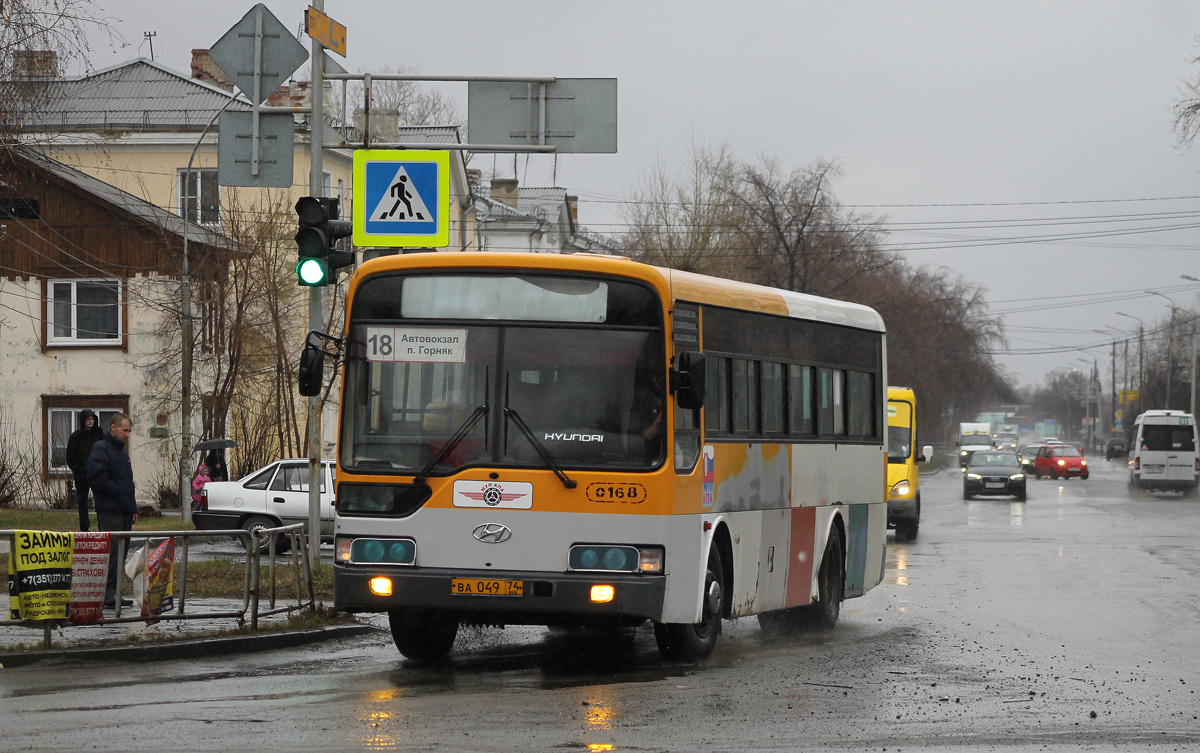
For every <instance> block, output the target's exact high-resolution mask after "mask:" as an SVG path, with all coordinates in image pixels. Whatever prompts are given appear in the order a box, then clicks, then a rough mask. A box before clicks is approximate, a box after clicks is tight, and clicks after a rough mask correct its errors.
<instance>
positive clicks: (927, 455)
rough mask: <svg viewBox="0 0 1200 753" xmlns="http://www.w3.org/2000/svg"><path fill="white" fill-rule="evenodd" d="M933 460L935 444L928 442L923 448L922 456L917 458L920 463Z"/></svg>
mask: <svg viewBox="0 0 1200 753" xmlns="http://www.w3.org/2000/svg"><path fill="white" fill-rule="evenodd" d="M930 460H933V445H931V444H927V445H925V446H924V447H922V448H921V457H919V458H917V462H918V463H928V462H929V461H930Z"/></svg>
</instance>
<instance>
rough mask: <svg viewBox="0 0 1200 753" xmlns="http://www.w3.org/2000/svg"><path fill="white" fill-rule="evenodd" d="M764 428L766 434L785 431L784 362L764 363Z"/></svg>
mask: <svg viewBox="0 0 1200 753" xmlns="http://www.w3.org/2000/svg"><path fill="white" fill-rule="evenodd" d="M762 430H763V433H764V434H781V433H783V364H781V363H772V362H770V361H767V362H764V363H763V365H762Z"/></svg>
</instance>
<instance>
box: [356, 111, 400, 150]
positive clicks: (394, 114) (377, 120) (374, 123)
mask: <svg viewBox="0 0 1200 753" xmlns="http://www.w3.org/2000/svg"><path fill="white" fill-rule="evenodd" d="M366 114H367V111H366V110H365V109H363V108H361V107H360V108H358V109H357V110H355V111H354V127H355V128H356V129H358V132H359V133H362V132H363V130H364V128H365V127H366V125H367V121H366ZM398 141H400V111H399V110H396V109H391V110H387V109H380V108H376V107H372V108H371V143H376V142H379V143H383V144H395V143H397V142H398Z"/></svg>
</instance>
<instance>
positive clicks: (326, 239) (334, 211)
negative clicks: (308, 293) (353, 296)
mask: <svg viewBox="0 0 1200 753" xmlns="http://www.w3.org/2000/svg"><path fill="white" fill-rule="evenodd" d="M338 211H339V202H338V200H337V199H331V198H327V197H325V196H304V197H302V198H301V199H299V200H298V201H297V202H296V216H297V218H298V219H299V220H300V229H299V230H298V231H297V232H296V245H297V246H299V249H300V260H299V262H297V264H296V277H297V280H298V282H299V284H301V285H307V286H316V285H328V284H330V283H331V282H333V280H334V277H335V276H336V273H337V270H339V269H341V268H342V267H345V266H349V265H350V264H353V263H354V253H353V252H350V251H335V250H334V249H333V245H334V243H336V242H337V240H338V239H339V238H345V237H346V236H348V235H350V233H351V232H352V231H353V226H352V225H351V223H350V222H347V221H345V220H339V219H338Z"/></svg>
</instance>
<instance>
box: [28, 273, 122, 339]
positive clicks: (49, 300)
mask: <svg viewBox="0 0 1200 753" xmlns="http://www.w3.org/2000/svg"><path fill="white" fill-rule="evenodd" d="M80 283H88V284H94V283H101V284H113V285H116V286H117V302H116V309H117V332H116V334H115V335H113V336H112V337H80V336H79V285H80ZM60 285H69V286H70V289H71V303H70V306H71V317H70V321H69V322H60V321H59V318H58V316H57V312H56V308H57V299H56V298H55V292H56V288H57V287H58V286H60ZM124 308H125V286H124V285H123V284H122V281H121V279H120V278H119V277H94V278H76V279H67V280H63V279H49V280H46V341H47V343H48V344H50V345H79V346H97V345H103V346H112V345H119V344H120V343H121V338H123V337H124V336H125V316H124ZM62 326H65V327H66V328H67V329H68V330H69V334H67V335H59V334H56V333H55V330H56V329H58V328H59V327H62Z"/></svg>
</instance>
